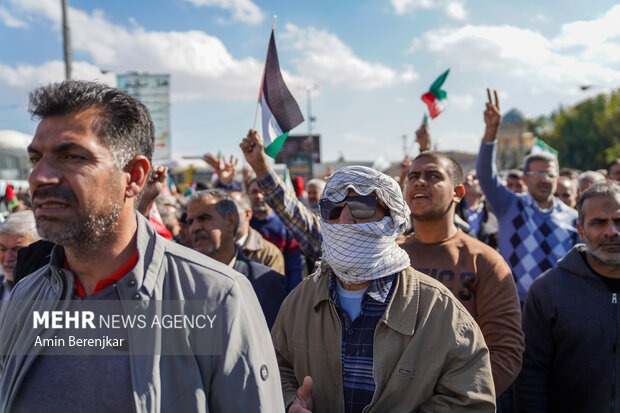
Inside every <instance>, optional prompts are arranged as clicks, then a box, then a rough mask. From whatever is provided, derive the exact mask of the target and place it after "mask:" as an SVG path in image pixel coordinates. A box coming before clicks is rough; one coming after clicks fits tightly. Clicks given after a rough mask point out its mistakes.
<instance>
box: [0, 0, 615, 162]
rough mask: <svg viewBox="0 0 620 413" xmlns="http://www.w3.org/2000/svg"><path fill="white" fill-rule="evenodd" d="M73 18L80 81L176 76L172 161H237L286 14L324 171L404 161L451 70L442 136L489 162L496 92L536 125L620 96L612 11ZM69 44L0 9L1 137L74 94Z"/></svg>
mask: <svg viewBox="0 0 620 413" xmlns="http://www.w3.org/2000/svg"><path fill="white" fill-rule="evenodd" d="M69 5H70V14H69V19H70V23H71V26H72V42H73V57H74V75H75V77H76V78H83V79H89V80H100V81H104V82H107V83H110V84H113V85H114V84H115V82H116V81H115V75H114V73H126V72H128V71H138V72H149V73H156V74H158V73H170V74H171V98H172V109H171V135H172V151H173V152H174V153H181V154H189V155H201V154H203V153H205V152H208V151H209V152H214V153H216V152H218V151H220V150H221V151H222V153H223V154H234V155H236V156H240V151H239V149H238V144H239V142H240V140H241V138H242V137H243V136H244V135H245V134H246V133H247V130H248V129H249V128H250V127H251V126H252V121H253V118H254V111H255V105H256V99H257V97H258V88H259V86H260V77H261V73H262V67H263V64H264V59H265V55H266V51H267V43H268V40H269V32H270V28H271V24H272V16H273V15H274V14H276V15H278V21H277V28H276V42H277V46H278V53H279V57H280V65H281V68H282V70H283V72H284V75H285V79H286V81H287V84H288V86H289V89H291V92H293V94H294V95H295V96H296V98H297V100H298V102H299V105H300V107H301V109H302V112H303V113H304V116H305V115H306V95H305V92H303V91H302V90H300V89H299V88H298V84H299V83H304V84H305V85H308V86H309V85H314V84H316V83H320V84H321V88H320V89H319V90H317V91H314V92H313V94H312V112H313V115H314V116H316V117H317V121H316V122H315V124H314V126H313V130H314V131H315V132H318V133H321V134H322V157H323V158H322V159H323V160H324V161H333V160H335V159H336V158H337V157H338V156H339V155H340V154H342V155H343V156H344V157H345V158H346V159H347V160H374V159H376V158H377V157H379V156H380V155H383V157H385V158H387V159H389V160H393V161H396V160H399V159H402V157H403V149H402V148H403V139H402V136H403V135H408V142H411V139H412V137H413V135H414V131H415V129H416V128H417V127H418V126H419V123H420V121H421V119H422V116H423V113H424V111H425V105H424V104H423V103H422V101H421V100H420V96H421V95H422V94H423V93H424V92H426V91H427V89H428V87H429V86H430V84H431V83H432V82H433V80H434V79H435V78H436V77H437V76H438V75H439V74H440V73H441V72H443V70H445V69H446V68H450V69H451V72H450V76H449V77H448V80H447V81H446V83H445V84H444V88H445V90H446V91H447V92H448V102H447V108H446V110H445V112H444V113H442V114H441V115H440V116H439V117H437V118H436V119H435V120H433V121H432V122H431V125H430V128H431V134H432V138H433V142H434V143H435V144H436V145H437V147H438V148H439V149H442V150H462V151H467V152H477V149H478V145H479V142H480V137H481V135H482V132H483V127H484V126H483V121H482V110H483V108H484V102H485V100H486V92H485V88H486V87H491V88H494V89H497V90H498V92H499V95H500V103H501V106H502V111H504V112H505V111H507V110H508V109H510V108H513V107H516V108H518V109H520V110H521V111H522V112H524V113H525V114H526V115H528V116H537V115H540V114H549V113H550V112H551V111H552V110H554V109H557V108H558V107H559V106H560V105H564V106H568V105H571V104H574V103H576V102H578V101H580V100H582V99H584V98H586V97H589V96H592V95H593V94H596V93H602V92H605V91H606V90H605V89H604V88H599V89H598V90H596V89H592V90H591V91H588V92H583V91H581V90H580V89H579V85H582V84H596V85H602V86H613V87H619V86H620V5H617V4H616V2H615V1H610V0H598V1H596V2H583V1H582V0H563V1H559V0H546V1H533V0H522V1H512V0H510V1H488V0H476V1H473V0H360V1H351V0H342V1H323V0H312V1H291V0H289V1H260V0H153V1H148V2H147V1H117V0H108V1H105V2H102V1H94V0H69ZM61 42H62V35H61V24H60V0H0V51H1V52H0V129H14V130H18V131H21V132H25V133H30V134H32V133H33V132H34V129H35V127H36V123H35V122H33V121H32V120H31V119H30V117H29V115H28V114H27V112H26V110H25V108H26V98H27V93H28V91H30V90H32V89H33V88H35V87H36V86H37V85H40V84H46V83H49V82H52V81H58V80H62V79H63V76H64V67H63V63H62V43H61ZM102 71H105V72H107V73H106V74H102ZM259 130H260V129H259ZM306 130H307V125H306V123H303V124H301V125H300V126H298V127H297V128H296V129H295V130H294V131H293V133H296V132H297V133H304V132H305V131H306ZM416 153H417V148H414V149H413V150H412V151H411V152H410V155H415V154H416Z"/></svg>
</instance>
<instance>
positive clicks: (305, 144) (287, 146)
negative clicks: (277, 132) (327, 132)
mask: <svg viewBox="0 0 620 413" xmlns="http://www.w3.org/2000/svg"><path fill="white" fill-rule="evenodd" d="M275 161H276V163H285V164H286V166H288V169H289V171H290V173H291V176H301V177H302V178H304V180H306V181H307V180H308V179H312V178H313V176H314V175H313V169H312V165H313V164H315V163H321V135H289V136H288V138H286V142H284V145H283V146H282V149H280V152H278V155H277V156H276V159H275Z"/></svg>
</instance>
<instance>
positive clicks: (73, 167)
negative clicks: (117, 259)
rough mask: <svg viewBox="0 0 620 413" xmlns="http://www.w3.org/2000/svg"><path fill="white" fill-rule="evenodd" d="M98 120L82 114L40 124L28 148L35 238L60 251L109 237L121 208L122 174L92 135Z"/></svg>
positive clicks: (89, 113) (88, 112)
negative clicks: (58, 247) (51, 244)
mask: <svg viewBox="0 0 620 413" xmlns="http://www.w3.org/2000/svg"><path fill="white" fill-rule="evenodd" d="M98 116H99V115H98V113H97V112H96V111H94V110H86V111H83V112H79V113H76V114H72V115H66V116H53V117H49V118H45V119H43V120H42V121H41V123H39V126H38V127H37V131H36V133H35V135H34V138H33V140H32V143H31V144H30V146H29V147H28V154H29V156H30V160H31V161H32V171H31V172H30V176H29V178H28V181H29V182H30V192H31V198H32V210H33V212H34V215H35V219H36V222H37V228H38V230H39V234H40V235H41V236H42V237H43V238H45V239H48V240H50V241H53V242H56V243H58V244H61V245H64V246H85V245H93V244H95V243H97V242H98V241H100V240H103V239H105V238H106V237H109V236H110V233H111V232H112V231H113V230H114V228H115V224H116V222H117V220H118V218H119V216H120V211H121V206H122V204H123V202H125V191H124V187H123V185H122V181H123V180H125V179H126V178H125V177H124V176H123V175H125V174H123V173H122V172H121V171H119V170H118V169H117V168H116V166H115V164H114V159H113V157H112V153H111V152H110V150H109V149H108V148H107V147H106V146H104V145H103V144H102V143H101V141H100V139H99V137H98V136H97V135H96V133H95V130H94V126H95V122H96V121H97V119H98Z"/></svg>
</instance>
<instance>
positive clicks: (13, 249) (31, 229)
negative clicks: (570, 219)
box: [0, 211, 40, 300]
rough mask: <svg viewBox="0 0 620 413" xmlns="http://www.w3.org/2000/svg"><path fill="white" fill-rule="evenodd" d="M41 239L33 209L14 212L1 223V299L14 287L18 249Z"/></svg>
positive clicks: (6, 297)
mask: <svg viewBox="0 0 620 413" xmlns="http://www.w3.org/2000/svg"><path fill="white" fill-rule="evenodd" d="M39 239H40V237H39V234H38V233H37V227H36V224H35V222H34V215H33V214H32V211H21V212H14V213H12V214H11V215H9V216H8V217H7V218H6V220H5V221H4V222H3V223H1V224H0V265H2V271H3V272H4V275H0V300H6V299H8V298H9V294H10V293H11V290H12V289H13V281H14V278H13V276H14V270H15V265H16V264H17V251H18V250H19V249H20V248H23V247H27V246H28V245H30V244H32V243H33V242H35V241H38V240H39Z"/></svg>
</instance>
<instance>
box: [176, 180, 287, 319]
mask: <svg viewBox="0 0 620 413" xmlns="http://www.w3.org/2000/svg"><path fill="white" fill-rule="evenodd" d="M187 223H188V225H189V231H190V234H191V236H192V244H193V246H194V249H195V250H196V251H198V252H201V253H203V254H205V255H206V256H208V257H211V258H213V259H214V260H217V261H219V262H221V263H224V264H226V265H228V266H229V267H232V268H233V269H234V270H235V271H239V272H240V273H241V274H243V275H245V276H246V277H248V280H250V283H251V284H252V287H253V288H254V292H255V293H256V296H257V297H258V302H259V303H260V306H261V308H262V309H263V314H264V315H265V319H266V320H267V326H268V327H269V328H271V327H272V326H273V322H274V321H275V320H276V316H277V315H278V310H279V309H280V305H281V304H282V301H283V300H284V297H286V289H285V288H284V276H283V275H282V274H279V273H277V272H275V271H273V270H272V269H270V268H269V267H267V266H265V265H262V264H259V263H258V262H254V261H252V260H251V259H249V258H248V257H246V256H245V255H243V252H242V251H241V247H239V246H238V245H237V244H236V243H235V236H236V233H237V231H238V230H239V212H238V210H237V205H236V204H235V201H233V199H232V196H231V195H230V194H229V193H228V192H227V191H225V190H223V189H209V190H206V191H198V192H196V193H195V194H194V195H192V197H191V198H190V199H189V202H188V204H187ZM274 248H275V247H274ZM278 252H279V251H278Z"/></svg>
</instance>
